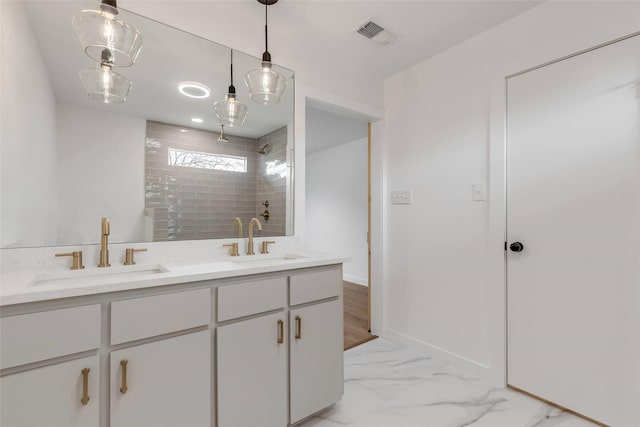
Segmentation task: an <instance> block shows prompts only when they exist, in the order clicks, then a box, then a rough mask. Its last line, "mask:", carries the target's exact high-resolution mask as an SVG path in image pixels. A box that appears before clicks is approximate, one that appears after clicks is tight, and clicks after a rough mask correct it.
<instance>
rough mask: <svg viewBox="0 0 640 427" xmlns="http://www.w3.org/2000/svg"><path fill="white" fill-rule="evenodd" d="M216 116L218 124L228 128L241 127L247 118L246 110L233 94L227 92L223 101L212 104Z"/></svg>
mask: <svg viewBox="0 0 640 427" xmlns="http://www.w3.org/2000/svg"><path fill="white" fill-rule="evenodd" d="M214 109H215V111H216V116H218V120H220V124H222V125H224V126H229V127H237V126H242V125H243V124H244V121H245V119H246V118H247V112H248V108H247V106H246V105H245V104H244V103H243V102H240V101H238V98H237V97H236V94H235V93H232V92H229V94H227V96H225V98H224V100H220V101H217V102H216V103H215V104H214Z"/></svg>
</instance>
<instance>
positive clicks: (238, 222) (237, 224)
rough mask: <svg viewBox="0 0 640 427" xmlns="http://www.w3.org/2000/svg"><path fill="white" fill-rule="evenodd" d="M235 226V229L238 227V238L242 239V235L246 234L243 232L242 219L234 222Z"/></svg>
mask: <svg viewBox="0 0 640 427" xmlns="http://www.w3.org/2000/svg"><path fill="white" fill-rule="evenodd" d="M233 226H234V227H236V226H237V227H238V237H240V238H241V239H242V237H243V236H242V235H243V234H244V233H243V232H242V220H241V219H240V218H237V217H236V219H234V220H233Z"/></svg>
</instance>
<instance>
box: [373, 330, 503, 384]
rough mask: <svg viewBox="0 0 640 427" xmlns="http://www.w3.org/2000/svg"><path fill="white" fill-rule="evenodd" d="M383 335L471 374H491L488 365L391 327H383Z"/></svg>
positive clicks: (483, 375)
mask: <svg viewBox="0 0 640 427" xmlns="http://www.w3.org/2000/svg"><path fill="white" fill-rule="evenodd" d="M383 337H384V338H385V339H388V340H389V341H393V342H396V343H398V344H404V345H406V346H407V347H409V348H412V349H414V350H416V351H417V352H419V353H422V354H425V355H427V356H429V357H433V358H434V359H438V360H442V361H443V362H447V363H450V364H451V365H453V366H455V367H457V368H459V369H462V370H464V371H467V372H469V373H471V374H474V375H477V376H478V377H480V378H489V377H490V374H491V368H490V367H489V366H486V365H483V364H482V363H478V362H476V361H474V360H471V359H468V358H466V357H464V356H460V355H459V354H455V353H452V352H450V351H447V350H444V349H442V348H440V347H437V346H434V345H431V344H427V343H425V342H422V341H418V340H416V339H414V338H411V337H409V336H407V335H404V334H401V333H400V332H396V331H394V330H393V329H385V330H384V334H383Z"/></svg>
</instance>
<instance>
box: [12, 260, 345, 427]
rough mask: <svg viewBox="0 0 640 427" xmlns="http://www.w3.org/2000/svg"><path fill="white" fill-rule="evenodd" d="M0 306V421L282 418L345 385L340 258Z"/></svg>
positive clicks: (171, 425) (240, 422) (267, 425)
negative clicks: (310, 265) (309, 265)
mask: <svg viewBox="0 0 640 427" xmlns="http://www.w3.org/2000/svg"><path fill="white" fill-rule="evenodd" d="M43 307H46V308H48V310H45V311H43ZM53 308H56V309H53ZM0 314H1V316H0V400H1V402H0V427H134V426H154V427H175V426H185V427H256V426H259V427H287V426H291V425H292V424H295V423H297V422H299V421H300V420H302V419H304V418H306V417H308V416H310V415H313V414H314V413H315V412H318V411H319V410H321V409H323V408H325V407H327V406H330V405H332V404H334V403H335V402H337V401H339V400H340V399H341V397H342V393H343V350H342V340H343V331H342V269H341V266H340V264H337V263H335V262H334V263H332V264H326V265H319V266H312V267H305V268H297V269H289V270H287V269H280V270H277V271H268V272H261V273H255V274H243V275H240V274H238V275H235V276H231V277H225V278H212V279H206V280H200V281H193V282H183V283H180V282H179V283H171V284H166V285H158V286H151V287H149V288H148V289H143V288H135V287H133V286H132V287H131V288H128V289H122V290H119V291H107V292H104V293H96V294H93V295H81V296H76V297H73V298H68V299H64V298H58V299H56V300H55V301H52V302H51V303H49V302H48V301H33V302H30V303H24V304H15V305H8V306H7V305H4V306H3V307H2V312H1V313H0Z"/></svg>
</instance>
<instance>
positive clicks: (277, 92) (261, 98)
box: [244, 61, 287, 105]
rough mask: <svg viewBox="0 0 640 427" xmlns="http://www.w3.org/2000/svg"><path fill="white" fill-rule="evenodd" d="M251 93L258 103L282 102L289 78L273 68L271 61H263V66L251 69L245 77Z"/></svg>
mask: <svg viewBox="0 0 640 427" xmlns="http://www.w3.org/2000/svg"><path fill="white" fill-rule="evenodd" d="M244 82H245V84H246V85H247V88H248V89H249V95H250V96H251V99H253V100H254V101H255V102H257V103H258V104H264V105H270V104H277V103H278V102H280V97H282V94H283V93H284V90H285V88H286V87H287V80H286V79H285V78H284V76H283V75H282V74H280V73H276V72H275V71H273V70H272V69H271V62H265V61H263V62H262V68H260V69H259V70H253V71H249V72H248V73H247V74H246V76H245V77H244Z"/></svg>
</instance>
